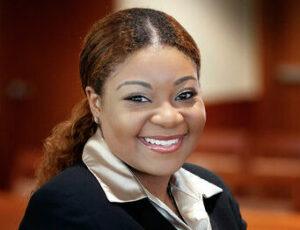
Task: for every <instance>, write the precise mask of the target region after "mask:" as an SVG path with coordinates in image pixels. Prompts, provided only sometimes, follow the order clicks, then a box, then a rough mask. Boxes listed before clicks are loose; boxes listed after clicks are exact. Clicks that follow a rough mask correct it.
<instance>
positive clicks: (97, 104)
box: [85, 86, 101, 120]
mask: <svg viewBox="0 0 300 230" xmlns="http://www.w3.org/2000/svg"><path fill="white" fill-rule="evenodd" d="M85 93H86V96H87V99H88V101H89V105H90V109H91V112H92V114H93V116H94V118H95V120H99V117H100V112H101V109H100V108H101V101H100V97H99V95H98V94H97V93H96V92H95V90H94V89H93V88H92V87H90V86H87V87H86V88H85Z"/></svg>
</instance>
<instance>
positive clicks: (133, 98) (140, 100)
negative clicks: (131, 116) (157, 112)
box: [124, 95, 150, 103]
mask: <svg viewBox="0 0 300 230" xmlns="http://www.w3.org/2000/svg"><path fill="white" fill-rule="evenodd" d="M124 100H126V101H132V102H136V103H145V102H150V100H149V99H148V98H147V97H145V96H142V95H134V96H129V97H126V98H125V99H124Z"/></svg>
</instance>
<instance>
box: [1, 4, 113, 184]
mask: <svg viewBox="0 0 300 230" xmlns="http://www.w3.org/2000/svg"><path fill="white" fill-rule="evenodd" d="M111 9H112V2H111V1H95V0H87V1H72V0H60V1H58V0H54V1H37V0H31V1H26V0H3V1H1V20H0V21H1V47H0V48H1V52H0V53H1V56H0V63H1V100H0V102H1V112H0V119H1V139H0V146H1V155H0V169H1V171H0V187H5V186H7V181H8V180H7V178H8V177H9V173H8V172H9V169H10V168H11V163H12V161H13V158H14V156H15V154H17V152H19V151H21V150H22V151H23V150H24V149H31V148H39V147H40V146H41V143H42V140H43V139H44V138H45V137H46V136H47V135H48V134H49V132H50V130H51V128H52V127H53V126H54V125H55V124H56V123H58V122H59V121H62V120H64V119H66V118H67V117H68V116H69V113H70V110H71V108H72V107H73V105H74V104H75V103H76V102H77V101H78V100H79V99H80V97H82V95H83V93H82V92H81V87H80V81H79V71H78V61H79V52H80V47H81V43H82V39H83V37H84V35H85V34H86V32H87V31H88V29H89V27H90V26H91V24H92V23H93V22H94V21H96V20H97V19H99V18H101V17H103V16H104V15H105V14H106V13H108V12H109V11H111ZM20 92H21V93H20ZM22 92H23V94H22Z"/></svg>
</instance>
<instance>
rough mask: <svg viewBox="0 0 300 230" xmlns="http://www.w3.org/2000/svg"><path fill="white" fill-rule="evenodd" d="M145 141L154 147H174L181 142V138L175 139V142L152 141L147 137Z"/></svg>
mask: <svg viewBox="0 0 300 230" xmlns="http://www.w3.org/2000/svg"><path fill="white" fill-rule="evenodd" d="M144 139H145V141H147V142H148V143H150V144H152V145H162V146H170V145H174V144H177V143H178V141H179V138H177V139H173V140H156V139H152V138H149V137H145V138H144Z"/></svg>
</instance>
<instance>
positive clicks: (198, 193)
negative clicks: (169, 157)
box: [82, 129, 222, 230]
mask: <svg viewBox="0 0 300 230" xmlns="http://www.w3.org/2000/svg"><path fill="white" fill-rule="evenodd" d="M82 159H83V162H84V163H85V164H86V166H87V168H88V169H89V171H90V172H91V173H92V174H93V175H94V176H95V177H96V179H97V180H98V182H99V183H100V186H101V187H102V189H103V191H104V193H105V195H106V197H107V199H108V200H109V201H110V202H117V203H123V202H132V201H137V200H140V199H143V198H148V199H149V200H150V202H151V203H152V205H153V206H154V207H155V208H156V209H157V210H158V211H159V212H160V213H161V215H163V216H164V217H165V218H166V219H167V220H168V221H169V222H170V223H171V224H172V225H173V226H174V227H175V228H176V229H180V230H211V225H210V221H209V217H208V214H207V212H206V210H205V207H204V203H203V197H206V198H209V197H212V196H214V195H216V194H218V193H220V192H222V189H221V188H219V187H218V186H216V185H214V184H212V183H210V182H208V181H206V180H204V179H201V178H199V177H198V176H196V175H194V174H192V173H191V172H189V171H187V170H185V169H183V168H180V169H179V170H178V171H177V172H175V173H174V174H173V175H172V177H171V180H170V189H171V193H172V196H173V198H174V200H175V202H176V205H177V208H178V211H179V213H180V214H181V216H182V218H183V219H184V221H183V220H182V219H181V218H179V217H178V216H177V215H176V214H175V213H174V212H173V211H172V210H171V209H170V208H169V207H168V206H167V205H165V204H164V203H163V202H162V201H160V200H159V199H158V198H157V197H155V196H154V195H152V194H151V193H150V192H149V191H148V190H147V189H146V188H145V187H144V186H143V185H142V184H141V183H140V182H139V181H138V179H137V178H136V177H135V176H134V174H133V173H132V171H131V170H130V169H129V168H128V166H127V165H126V164H125V163H123V162H122V161H121V160H120V159H119V158H117V157H116V156H115V155H114V154H112V153H111V151H110V150H109V148H108V146H107V144H106V143H105V141H104V140H103V138H102V136H101V131H100V130H99V129H98V130H97V132H96V133H95V134H94V135H93V136H92V137H91V138H90V139H89V140H88V141H87V143H86V144H85V146H84V149H83V155H82Z"/></svg>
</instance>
